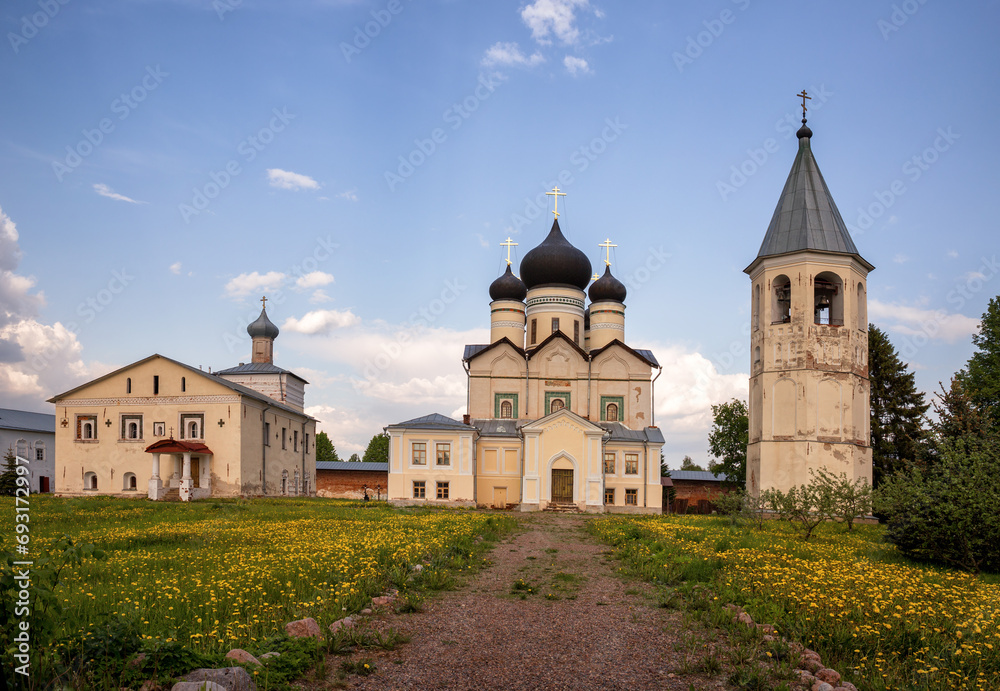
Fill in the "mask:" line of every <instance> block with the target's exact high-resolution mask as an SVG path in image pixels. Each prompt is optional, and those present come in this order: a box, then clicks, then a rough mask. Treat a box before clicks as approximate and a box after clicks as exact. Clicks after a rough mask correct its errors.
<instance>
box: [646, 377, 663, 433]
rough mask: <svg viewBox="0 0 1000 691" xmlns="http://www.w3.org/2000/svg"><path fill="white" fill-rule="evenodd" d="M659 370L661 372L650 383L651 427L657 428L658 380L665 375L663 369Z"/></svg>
mask: <svg viewBox="0 0 1000 691" xmlns="http://www.w3.org/2000/svg"><path fill="white" fill-rule="evenodd" d="M657 369H658V370H659V371H658V372H657V373H656V376H655V377H653V381H652V382H650V385H649V402H650V408H651V410H650V411H649V425H650V427H656V380H657V379H659V378H660V375H661V374H663V368H662V367H658V368H657Z"/></svg>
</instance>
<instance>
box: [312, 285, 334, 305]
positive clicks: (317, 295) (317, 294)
mask: <svg viewBox="0 0 1000 691" xmlns="http://www.w3.org/2000/svg"><path fill="white" fill-rule="evenodd" d="M332 300H333V298H332V297H330V296H329V295H327V294H326V291H325V290H323V289H322V288H319V289H317V290H314V291H313V294H312V295H310V296H309V302H310V303H312V304H314V305H319V304H321V303H324V302H331V301H332Z"/></svg>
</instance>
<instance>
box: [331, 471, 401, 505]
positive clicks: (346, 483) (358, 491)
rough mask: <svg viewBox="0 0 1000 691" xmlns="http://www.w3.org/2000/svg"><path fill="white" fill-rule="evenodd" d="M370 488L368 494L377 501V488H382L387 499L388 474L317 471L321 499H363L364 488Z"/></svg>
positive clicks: (383, 495)
mask: <svg viewBox="0 0 1000 691" xmlns="http://www.w3.org/2000/svg"><path fill="white" fill-rule="evenodd" d="M365 485H367V486H368V494H369V496H370V497H371V498H372V499H376V498H377V496H376V490H375V488H376V487H381V488H382V498H383V499H385V497H386V494H385V490H386V487H388V485H389V473H388V472H375V471H371V470H320V469H318V468H317V469H316V494H317V495H318V496H320V497H334V498H343V499H361V496H362V491H363V489H362V488H363V487H364V486H365Z"/></svg>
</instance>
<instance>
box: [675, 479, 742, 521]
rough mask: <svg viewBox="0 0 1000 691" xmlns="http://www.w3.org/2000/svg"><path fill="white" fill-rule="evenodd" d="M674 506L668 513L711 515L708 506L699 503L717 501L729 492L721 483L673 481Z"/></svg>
mask: <svg viewBox="0 0 1000 691" xmlns="http://www.w3.org/2000/svg"><path fill="white" fill-rule="evenodd" d="M673 483H674V491H675V492H676V495H675V496H674V505H673V506H672V507H671V511H670V513H711V511H712V509H711V507H710V506H708V505H706V504H704V503H700V502H709V504H710V503H711V502H712V501H714V500H715V499H717V498H718V497H719V495H720V494H723V493H724V492H727V491H729V490H727V489H723V487H722V483H721V482H711V481H705V480H673Z"/></svg>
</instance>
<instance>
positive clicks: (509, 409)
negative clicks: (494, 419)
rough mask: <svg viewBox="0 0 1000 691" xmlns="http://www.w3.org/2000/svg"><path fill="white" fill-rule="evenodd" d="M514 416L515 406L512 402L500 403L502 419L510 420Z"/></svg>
mask: <svg viewBox="0 0 1000 691" xmlns="http://www.w3.org/2000/svg"><path fill="white" fill-rule="evenodd" d="M513 416H514V404H513V403H511V402H510V401H501V402H500V417H502V418H503V419H505V420H509V419H511V418H512V417H513Z"/></svg>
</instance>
